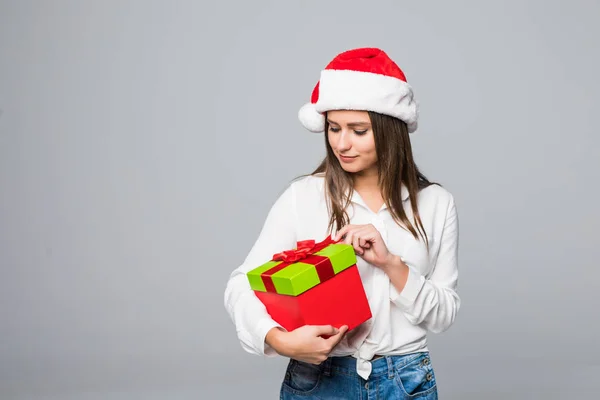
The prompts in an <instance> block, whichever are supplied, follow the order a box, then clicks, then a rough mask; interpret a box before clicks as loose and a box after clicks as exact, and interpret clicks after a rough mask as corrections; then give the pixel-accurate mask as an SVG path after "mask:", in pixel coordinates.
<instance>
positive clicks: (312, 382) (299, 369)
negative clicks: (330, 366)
mask: <svg viewBox="0 0 600 400" xmlns="http://www.w3.org/2000/svg"><path fill="white" fill-rule="evenodd" d="M322 371H323V369H322V366H321V365H314V364H310V363H305V362H302V361H298V360H294V359H291V360H290V363H289V364H288V368H287V371H286V373H285V379H284V381H283V388H284V389H285V390H287V391H289V392H292V393H294V394H300V395H301V394H309V393H311V392H314V391H315V389H316V388H317V387H318V386H319V383H320V381H321V374H322Z"/></svg>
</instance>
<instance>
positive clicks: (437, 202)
mask: <svg viewBox="0 0 600 400" xmlns="http://www.w3.org/2000/svg"><path fill="white" fill-rule="evenodd" d="M418 206H419V208H420V209H421V208H424V209H425V210H431V211H436V213H437V212H440V211H443V212H449V211H454V210H455V209H456V204H455V200H454V195H453V194H452V193H451V192H450V191H449V190H448V189H446V188H445V187H443V186H441V185H439V184H435V183H434V184H431V185H429V186H427V187H426V188H423V189H421V191H420V192H419V195H418Z"/></svg>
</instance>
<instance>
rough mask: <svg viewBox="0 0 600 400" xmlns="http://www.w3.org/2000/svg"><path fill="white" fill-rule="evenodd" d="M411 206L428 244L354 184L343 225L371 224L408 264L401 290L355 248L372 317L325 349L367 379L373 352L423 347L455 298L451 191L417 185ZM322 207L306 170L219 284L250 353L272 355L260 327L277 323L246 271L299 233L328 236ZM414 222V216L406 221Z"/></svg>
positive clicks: (320, 185) (445, 321) (320, 190)
mask: <svg viewBox="0 0 600 400" xmlns="http://www.w3.org/2000/svg"><path fill="white" fill-rule="evenodd" d="M402 199H403V204H404V209H405V212H406V214H407V217H408V219H409V220H410V221H411V222H412V221H413V214H412V211H411V207H410V199H409V197H408V191H407V190H406V189H405V188H404V187H403V188H402ZM417 204H418V209H419V214H420V216H421V221H422V223H423V226H424V228H425V231H426V233H427V236H428V238H429V243H430V250H429V254H428V252H427V248H426V244H425V243H424V242H423V240H422V239H421V240H420V241H418V240H416V239H415V238H414V237H413V236H412V234H411V233H410V232H409V231H407V230H405V229H404V228H402V227H400V226H399V225H398V224H396V222H395V221H394V220H393V219H392V216H391V214H390V212H389V210H388V209H387V208H386V206H385V204H384V205H383V206H382V207H381V209H380V210H379V211H378V212H376V213H375V212H373V211H372V210H370V209H369V208H368V207H367V206H366V204H365V202H364V201H363V200H362V199H361V197H360V195H359V194H358V193H357V192H356V191H354V194H353V197H352V202H351V206H350V207H349V209H348V216H349V217H350V223H351V224H373V226H375V228H376V229H377V230H378V231H379V232H380V234H381V236H382V239H383V241H384V242H385V244H386V245H387V247H388V249H389V251H390V252H391V253H393V254H396V255H398V256H400V257H401V258H402V260H403V261H404V263H406V264H407V265H408V267H409V274H408V279H407V282H406V285H405V286H404V288H403V289H402V291H401V292H398V290H396V288H395V287H394V286H393V285H392V283H391V282H390V280H389V278H388V276H387V275H386V274H385V273H384V272H383V271H382V270H381V269H379V268H377V267H375V266H373V265H371V264H369V263H367V262H365V261H364V260H363V259H362V258H361V257H360V256H358V255H357V267H358V270H359V273H360V277H361V279H362V282H363V285H364V288H365V292H366V294H367V299H368V301H369V305H370V307H371V312H372V314H373V317H372V318H371V319H370V320H369V321H367V322H365V323H364V324H362V325H360V326H359V327H357V328H355V329H353V330H352V331H350V332H348V333H347V334H346V337H345V338H344V339H343V340H342V341H341V342H340V343H339V344H338V345H337V346H336V347H335V349H334V350H333V352H332V353H331V354H330V356H347V355H352V356H354V357H355V358H356V359H357V372H358V374H359V375H360V376H361V377H363V378H364V379H367V378H368V377H369V375H370V373H371V363H370V362H369V360H371V359H372V358H373V356H374V355H402V354H408V353H413V352H418V351H427V350H428V348H427V337H426V333H427V331H431V332H435V333H439V332H442V331H445V330H446V329H448V328H449V327H450V325H452V323H453V322H454V319H455V317H456V314H457V312H458V309H459V307H460V298H459V297H458V294H457V293H456V287H457V281H458V216H457V211H456V206H455V203H454V198H453V196H452V195H451V194H450V193H449V192H448V191H447V190H446V189H444V188H442V187H440V186H438V185H431V186H429V187H427V188H425V189H422V190H421V191H420V192H419V194H418V200H417ZM328 223H329V214H328V210H327V203H326V198H325V192H324V178H323V177H321V176H308V177H304V178H301V179H300V180H297V181H295V182H293V183H292V184H291V185H289V186H288V187H287V189H286V190H285V192H284V193H283V194H282V195H281V196H280V197H279V198H278V199H277V201H276V202H275V204H274V205H273V206H272V208H271V210H270V211H269V213H268V216H267V218H266V221H265V223H264V226H263V228H262V230H261V232H260V235H259V237H258V239H257V240H256V243H255V244H254V246H253V247H252V249H251V251H250V253H249V254H248V256H247V257H246V259H245V261H244V262H243V263H242V265H240V266H239V267H238V268H236V269H235V270H234V271H233V272H232V274H231V276H230V279H229V281H228V282H227V287H226V289H225V307H226V309H227V312H228V313H229V315H230V317H231V319H232V320H233V322H234V324H235V326H236V330H237V335H238V337H239V340H240V342H241V345H242V347H243V348H244V349H245V350H246V351H248V352H250V353H253V354H258V355H265V356H275V355H277V353H276V352H275V351H274V350H273V349H272V348H271V347H270V346H269V345H267V344H266V343H265V336H266V334H267V332H268V331H269V330H270V329H271V328H273V327H276V326H280V325H279V324H277V322H275V321H274V320H273V319H272V318H271V317H270V315H269V314H268V313H267V311H266V308H265V306H264V305H263V304H262V303H261V302H260V300H258V298H257V297H256V296H255V295H254V292H253V291H252V290H251V289H250V285H249V283H248V279H247V277H246V275H245V274H246V272H248V271H249V270H251V269H253V268H256V267H257V266H259V265H261V264H263V263H265V262H266V261H268V260H270V259H271V257H272V256H273V254H275V253H278V252H280V251H283V250H287V249H292V248H294V247H296V242H298V241H300V240H306V239H314V240H316V241H320V240H323V239H324V238H325V237H327V235H328V231H327V228H328ZM413 225H414V222H413Z"/></svg>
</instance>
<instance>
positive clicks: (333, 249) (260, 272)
mask: <svg viewBox="0 0 600 400" xmlns="http://www.w3.org/2000/svg"><path fill="white" fill-rule="evenodd" d="M355 264H356V253H355V252H354V248H353V247H352V245H349V244H343V243H336V242H334V241H333V240H331V238H330V237H329V238H327V239H325V240H324V241H322V242H320V243H315V242H314V241H313V240H306V241H301V242H298V247H297V248H296V249H294V250H286V251H284V252H282V253H278V254H275V255H274V256H273V259H271V260H270V261H267V262H266V263H264V264H262V265H260V266H258V267H256V268H254V269H253V270H251V271H249V272H247V274H246V275H247V277H248V281H249V283H250V287H251V288H252V290H255V291H259V292H274V293H279V294H283V295H290V296H298V295H299V294H302V293H304V292H306V291H307V290H309V289H311V288H313V287H315V286H317V285H318V284H320V283H322V282H324V281H326V280H328V279H331V278H333V277H334V276H335V275H336V274H338V273H339V272H341V271H343V270H345V269H347V268H349V267H351V266H353V265H355Z"/></svg>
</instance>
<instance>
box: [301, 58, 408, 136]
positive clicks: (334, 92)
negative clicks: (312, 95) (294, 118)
mask: <svg viewBox="0 0 600 400" xmlns="http://www.w3.org/2000/svg"><path fill="white" fill-rule="evenodd" d="M305 107H307V105H305V106H303V107H302V109H301V110H300V112H299V115H302V116H301V117H300V119H301V121H302V123H303V124H304V125H305V127H307V126H306V125H307V124H306V123H305V122H304V121H303V118H304V119H306V120H308V119H310V118H309V117H308V115H306V114H307V113H308V112H307V110H303V109H304V108H305ZM310 109H311V110H314V112H315V113H317V114H318V113H324V112H326V111H329V110H361V111H374V112H377V113H380V114H385V115H390V116H392V117H396V118H398V119H400V120H402V121H404V122H405V123H406V124H407V126H408V131H409V132H414V131H416V130H417V122H418V117H419V107H418V104H417V102H416V100H415V99H414V96H413V91H412V88H411V86H410V85H409V84H408V83H406V82H404V81H403V80H400V79H397V78H394V77H391V76H386V75H381V74H375V73H370V72H360V71H352V70H327V69H326V70H323V71H321V79H320V81H319V98H318V101H317V102H316V103H315V104H311V107H310ZM319 115H321V120H323V123H324V117H323V116H322V114H319ZM321 120H319V123H321V122H320V121H321ZM313 122H314V123H313ZM316 125H317V122H316V120H314V121H311V127H313V128H315V127H316ZM307 129H309V130H313V129H310V128H308V127H307ZM323 129H324V128H323V127H322V128H321V130H320V131H315V132H321V131H322V130H323Z"/></svg>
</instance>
